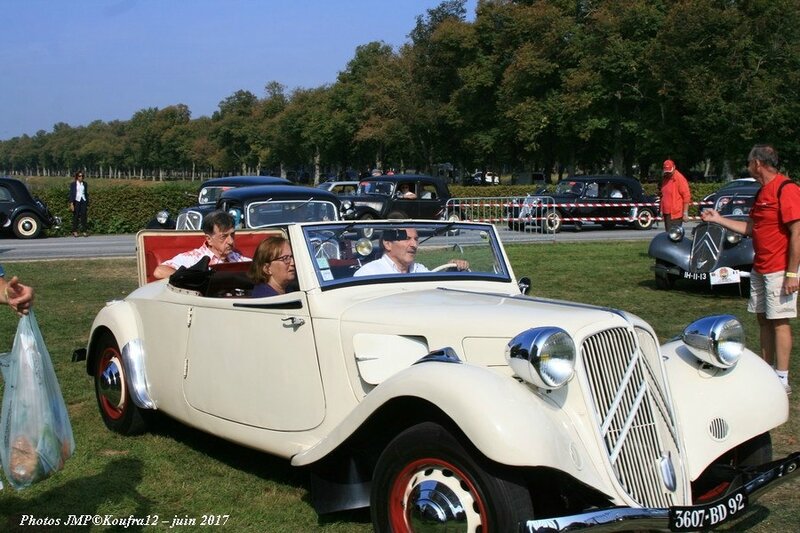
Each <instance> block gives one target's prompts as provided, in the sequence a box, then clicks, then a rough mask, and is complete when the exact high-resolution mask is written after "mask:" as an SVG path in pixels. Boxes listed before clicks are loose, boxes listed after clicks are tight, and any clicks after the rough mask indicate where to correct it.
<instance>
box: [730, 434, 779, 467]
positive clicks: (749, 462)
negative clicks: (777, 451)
mask: <svg viewBox="0 0 800 533" xmlns="http://www.w3.org/2000/svg"><path fill="white" fill-rule="evenodd" d="M770 461H772V437H770V435H769V433H762V434H761V435H757V436H755V437H753V438H752V439H750V440H748V441H745V442H743V443H741V444H740V445H739V446H737V447H736V448H734V449H733V454H732V455H731V459H730V464H731V466H738V467H746V466H758V465H763V464H764V463H768V462H770Z"/></svg>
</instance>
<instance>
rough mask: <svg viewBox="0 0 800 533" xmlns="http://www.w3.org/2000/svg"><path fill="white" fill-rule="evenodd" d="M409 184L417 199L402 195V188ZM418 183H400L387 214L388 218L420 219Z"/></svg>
mask: <svg viewBox="0 0 800 533" xmlns="http://www.w3.org/2000/svg"><path fill="white" fill-rule="evenodd" d="M404 183H408V184H409V185H410V187H411V192H413V193H414V194H415V195H417V197H415V198H404V197H403V196H402V195H401V193H400V186H401V185H402V184H404ZM417 185H418V184H417V183H416V182H414V181H410V180H408V181H398V182H397V186H396V187H395V191H394V196H393V197H392V199H391V202H392V206H391V208H390V209H389V211H388V213H386V217H387V218H419V199H418V198H419V192H418V191H417Z"/></svg>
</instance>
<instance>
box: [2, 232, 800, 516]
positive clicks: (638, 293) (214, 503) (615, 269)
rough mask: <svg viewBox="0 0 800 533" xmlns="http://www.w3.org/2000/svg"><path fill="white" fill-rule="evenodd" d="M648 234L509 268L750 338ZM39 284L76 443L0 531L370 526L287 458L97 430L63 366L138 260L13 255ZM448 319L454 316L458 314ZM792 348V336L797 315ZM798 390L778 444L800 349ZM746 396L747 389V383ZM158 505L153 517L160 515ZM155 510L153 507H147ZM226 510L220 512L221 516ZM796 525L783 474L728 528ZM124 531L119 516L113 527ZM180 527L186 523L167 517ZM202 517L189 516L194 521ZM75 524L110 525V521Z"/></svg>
mask: <svg viewBox="0 0 800 533" xmlns="http://www.w3.org/2000/svg"><path fill="white" fill-rule="evenodd" d="M646 247H647V244H646V243H643V242H634V243H630V242H624V243H623V242H617V243H591V244H564V243H557V244H552V243H551V244H533V245H515V246H509V247H508V253H509V256H510V258H511V260H512V263H513V265H514V269H515V272H516V274H517V276H522V275H527V276H529V277H530V278H531V279H532V280H533V288H532V294H534V295H538V296H544V297H550V298H560V299H568V300H577V301H582V302H587V303H593V304H599V305H606V306H612V307H617V308H622V309H625V310H628V311H630V312H633V313H635V314H637V315H639V316H641V317H642V318H644V319H645V320H647V321H648V322H650V323H651V324H653V325H654V327H655V329H656V332H657V333H658V335H659V337H660V338H661V340H662V341H663V340H665V339H667V338H669V337H672V336H674V335H676V334H678V333H680V331H681V330H682V328H683V327H684V326H685V325H686V324H688V322H690V321H691V320H693V319H694V318H697V317H699V316H703V315H707V314H715V313H732V314H736V315H737V316H739V317H740V318H741V319H742V320H743V322H744V324H745V328H746V333H747V336H748V345H749V346H750V347H751V348H753V347H755V346H757V328H756V324H755V320H754V318H753V317H752V316H750V315H748V314H747V313H746V312H745V304H746V301H745V299H744V298H741V297H740V296H739V295H738V294H737V293H735V292H733V291H719V292H713V293H712V292H709V291H699V292H696V291H688V290H676V291H672V292H662V291H656V290H655V286H654V282H653V278H652V273H651V271H650V270H649V266H650V260H649V259H648V258H647V254H646ZM4 266H5V268H6V271H7V273H8V274H7V275H9V276H10V275H13V274H17V275H19V276H20V277H21V278H22V279H23V280H24V281H25V282H26V283H28V284H31V285H33V286H34V287H35V289H36V291H37V301H36V306H35V309H36V314H37V318H38V320H39V324H40V326H41V329H42V333H43V335H44V338H45V340H46V342H47V346H48V349H49V351H50V354H51V357H52V359H53V362H54V365H55V367H56V373H57V374H58V377H59V381H60V383H61V387H62V390H63V394H64V397H65V399H66V401H67V404H68V408H69V411H70V416H71V420H72V424H73V430H74V433H75V438H76V443H77V450H76V453H75V455H74V456H73V457H72V458H71V459H70V460H69V461H68V462H67V464H66V467H65V469H64V470H63V471H62V472H60V473H58V474H57V475H56V476H54V477H52V478H50V479H48V480H45V481H43V482H41V483H39V484H38V485H35V486H33V487H31V488H29V489H26V490H24V491H19V492H17V491H14V490H13V489H11V488H10V487H9V486H6V488H5V490H3V491H2V492H0V531H26V532H31V531H65V530H70V529H69V528H64V527H63V523H64V522H65V521H66V520H67V518H68V516H69V515H95V514H100V515H111V516H113V517H115V518H122V517H128V516H129V515H133V516H135V517H138V518H147V519H148V520H150V521H151V522H159V523H160V522H161V521H166V524H161V525H159V526H157V527H145V526H133V527H128V528H127V529H125V530H126V531H143V530H148V531H152V530H166V529H168V528H169V526H170V525H171V524H172V523H173V520H178V521H179V522H180V521H183V522H184V523H187V521H189V520H191V519H194V520H196V526H199V525H200V523H201V521H202V520H203V517H206V520H208V517H212V518H213V520H214V521H219V522H221V521H225V522H226V523H225V525H224V526H221V527H222V528H223V529H226V530H230V531H253V532H282V531H286V532H295V531H296V532H301V531H344V532H366V531H371V525H370V522H369V515H368V513H367V512H354V513H345V514H337V515H334V516H325V517H318V516H317V515H316V514H315V513H314V511H313V509H312V507H311V505H310V501H309V493H308V485H307V480H306V474H305V473H304V472H303V471H300V470H297V469H293V468H292V467H291V466H289V464H288V462H286V461H284V460H279V459H276V458H273V457H271V456H268V455H265V454H263V453H258V452H255V451H252V450H248V449H245V448H242V447H239V446H236V445H233V444H230V443H227V442H225V441H222V440H220V439H216V438H213V437H210V436H208V435H205V434H202V433H199V432H197V431H195V430H193V429H190V428H187V427H185V426H182V425H180V424H178V423H175V422H171V421H169V420H161V421H160V422H159V423H158V424H157V426H156V427H155V428H154V429H153V431H151V432H149V433H147V434H145V435H142V436H138V437H133V438H131V437H122V436H119V435H116V434H113V433H111V432H109V431H107V430H106V429H105V426H104V425H103V423H102V422H101V420H100V416H99V413H98V411H97V405H96V403H95V399H94V391H93V384H92V380H91V379H90V378H89V376H87V375H86V373H85V370H84V366H83V364H81V363H71V362H70V357H71V354H72V351H73V350H74V349H75V348H79V347H83V346H85V343H86V339H87V335H88V332H89V328H90V326H91V323H92V320H93V318H94V316H95V314H96V313H97V311H98V310H99V309H100V308H101V307H102V306H103V304H104V302H105V301H107V300H110V299H114V298H122V297H124V296H125V295H126V294H127V293H128V292H129V291H130V290H132V289H133V288H134V287H135V285H136V265H135V262H134V261H133V260H91V261H90V260H84V261H52V262H30V263H12V264H5V265H4ZM0 315H2V320H0V351H7V350H9V349H10V347H11V341H12V339H13V335H14V330H15V328H16V322H17V321H16V319H15V317H14V316H13V315H12V313H11V312H10V311H9V310H8V309H0ZM455 318H456V317H450V318H449V319H451V320H452V319H455ZM795 330H796V331H795V345H796V346H800V339H799V338H798V334H797V332H798V331H800V324H795ZM791 379H792V380H793V386H794V388H795V391H797V392H795V394H794V395H793V396H791V397H790V399H791V409H792V414H791V419H790V422H789V423H787V424H785V425H784V426H782V427H781V428H779V429H778V430H777V431H775V432H774V433H773V443H774V448H775V453H776V455H780V456H783V455H786V454H787V453H789V452H791V451H796V450H800V443H798V435H800V423H799V422H798V416H800V413H798V406H799V404H800V357H798V356H795V357H794V360H793V366H792V375H791ZM741 392H742V394H743V395H746V394H748V391H747V390H742V391H741ZM26 515H27V516H32V517H33V518H34V519H36V520H42V519H48V518H49V519H53V520H54V519H60V520H61V522H62V526H61V527H54V526H51V527H47V526H44V525H41V526H25V525H21V522H22V521H23V520H31V519H30V518H26ZM155 515H157V516H158V518H154V517H155ZM148 517H149V518H148ZM225 517H227V518H225ZM798 523H800V482H798V481H795V482H793V483H791V484H786V485H784V486H783V487H781V488H779V489H778V490H776V491H773V492H772V493H770V494H769V495H767V496H766V497H764V498H763V499H762V500H760V501H759V504H758V508H757V510H756V513H755V514H754V515H753V517H752V518H751V519H746V520H745V521H744V522H741V523H735V524H733V525H728V526H726V527H725V528H724V529H726V530H730V531H734V530H736V531H741V530H749V531H754V532H755V531H757V532H767V531H770V532H771V531H793V530H796V528H797V524H798ZM116 529H118V530H120V531H121V530H122V528H121V527H119V528H116ZM175 529H181V527H175ZM196 529H200V528H199V527H183V530H184V531H193V530H196ZM72 530H74V531H87V530H91V531H106V530H114V528H107V527H104V526H93V527H90V526H84V527H75V528H72Z"/></svg>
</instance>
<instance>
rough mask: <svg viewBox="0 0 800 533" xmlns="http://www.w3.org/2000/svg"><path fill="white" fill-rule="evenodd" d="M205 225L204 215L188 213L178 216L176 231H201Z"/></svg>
mask: <svg viewBox="0 0 800 533" xmlns="http://www.w3.org/2000/svg"><path fill="white" fill-rule="evenodd" d="M202 223H203V215H201V214H200V213H199V212H197V211H186V212H185V213H181V214H180V215H178V221H177V223H176V224H175V229H188V230H199V229H200V225H201V224H202Z"/></svg>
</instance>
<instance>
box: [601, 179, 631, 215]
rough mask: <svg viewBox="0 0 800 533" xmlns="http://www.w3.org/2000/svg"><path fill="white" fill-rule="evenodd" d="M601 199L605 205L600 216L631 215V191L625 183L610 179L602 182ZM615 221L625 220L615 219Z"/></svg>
mask: <svg viewBox="0 0 800 533" xmlns="http://www.w3.org/2000/svg"><path fill="white" fill-rule="evenodd" d="M600 200H601V201H602V202H603V204H604V205H605V207H603V209H602V214H600V215H598V216H603V217H613V218H625V219H628V218H629V217H630V216H631V207H630V204H631V192H630V190H629V189H628V187H627V186H626V185H625V184H624V183H618V182H614V181H610V182H606V183H604V184H601V187H600ZM614 222H624V221H622V220H615V221H614Z"/></svg>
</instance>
